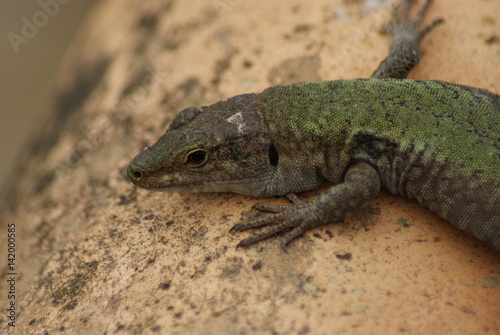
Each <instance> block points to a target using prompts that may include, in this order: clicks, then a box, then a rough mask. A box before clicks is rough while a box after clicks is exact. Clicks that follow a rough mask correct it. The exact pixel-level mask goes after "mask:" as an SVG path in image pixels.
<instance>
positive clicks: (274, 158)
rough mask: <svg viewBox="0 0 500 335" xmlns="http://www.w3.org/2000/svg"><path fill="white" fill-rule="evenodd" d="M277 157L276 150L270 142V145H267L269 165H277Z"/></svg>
mask: <svg viewBox="0 0 500 335" xmlns="http://www.w3.org/2000/svg"><path fill="white" fill-rule="evenodd" d="M278 159H279V155H278V151H276V148H275V147H274V144H272V143H271V146H270V147H269V164H271V166H276V165H278Z"/></svg>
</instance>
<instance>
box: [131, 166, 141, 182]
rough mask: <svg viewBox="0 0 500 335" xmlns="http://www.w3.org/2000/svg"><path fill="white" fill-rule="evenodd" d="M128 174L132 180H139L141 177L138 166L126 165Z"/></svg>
mask: <svg viewBox="0 0 500 335" xmlns="http://www.w3.org/2000/svg"><path fill="white" fill-rule="evenodd" d="M128 176H129V177H130V179H132V180H140V179H142V171H141V169H140V168H139V167H137V166H134V165H130V166H129V167H128Z"/></svg>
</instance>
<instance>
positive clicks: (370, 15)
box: [0, 0, 500, 334]
mask: <svg viewBox="0 0 500 335" xmlns="http://www.w3.org/2000/svg"><path fill="white" fill-rule="evenodd" d="M374 3H375V4H376V2H375V1H340V0H336V1H332V0H317V1H306V0H293V1H278V0H253V1H245V0H214V1H202V0H183V1H174V0H170V1H168V0H167V1H148V2H141V1H138V0H126V1H123V0H120V1H118V0H105V1H102V2H101V3H100V4H99V5H98V6H96V8H95V11H94V12H93V13H92V15H91V16H90V17H89V19H88V20H87V22H86V25H85V26H84V27H83V29H82V31H81V34H80V35H79V37H78V39H77V40H76V41H75V44H74V46H73V48H72V51H71V52H70V53H69V54H68V56H67V58H66V62H65V63H64V64H62V67H61V71H60V74H59V81H58V86H57V87H56V88H55V89H54V92H55V93H54V99H53V100H52V101H51V102H49V103H47V106H46V108H47V110H50V111H52V114H53V117H52V118H51V121H50V123H49V125H48V126H47V127H45V129H44V131H43V132H42V135H41V136H40V137H39V138H38V139H37V141H36V143H35V144H34V145H33V147H32V149H31V151H29V152H27V153H26V155H25V158H24V159H23V160H22V165H21V166H20V168H19V171H18V174H17V175H16V176H13V178H17V179H16V183H15V184H16V189H15V190H13V192H12V193H11V194H10V196H11V197H12V206H11V207H9V208H8V209H6V210H4V211H3V212H2V213H1V219H2V222H3V223H2V228H1V229H2V230H1V231H0V233H1V236H0V238H1V239H0V241H1V245H2V250H1V258H0V265H1V266H2V269H3V270H2V276H1V284H0V292H1V295H0V307H1V308H2V309H4V308H7V306H8V304H9V301H10V300H9V299H7V293H6V292H7V290H8V287H7V285H6V280H7V279H8V278H9V275H7V273H8V272H9V271H8V269H7V267H6V263H7V256H6V255H5V249H6V248H5V247H4V246H5V245H6V237H7V232H6V226H7V223H8V222H13V223H15V224H16V236H17V238H16V243H17V253H16V268H15V271H16V273H17V276H16V300H15V302H16V307H17V309H16V311H17V320H16V327H15V329H14V328H12V327H7V325H6V323H5V317H3V320H2V324H1V327H2V328H3V329H7V331H8V333H9V334H18V333H20V334H57V333H61V334H62V333H67V334H113V333H117V334H120V333H122V334H129V333H133V334H151V333H160V334H257V333H258V334H307V333H310V334H344V333H347V334H351V333H352V334H394V333H410V334H449V333H450V334H498V333H499V332H500V286H499V281H500V257H499V254H498V252H495V251H494V250H492V249H489V248H487V247H485V246H483V245H482V244H481V243H480V242H479V241H477V240H475V239H474V238H472V237H470V236H467V235H466V234H465V233H462V232H461V231H458V230H457V229H455V228H453V226H451V225H450V224H449V223H447V222H445V221H443V220H441V219H439V218H438V217H437V216H435V215H434V214H432V213H431V212H429V211H428V210H426V209H423V208H421V207H419V206H418V205H417V204H416V203H415V202H413V201H409V200H406V199H404V198H401V197H396V196H392V195H389V194H388V193H386V192H383V193H381V194H380V196H378V197H377V198H376V199H375V200H374V201H373V202H371V203H370V204H368V205H367V206H366V208H364V209H363V210H361V211H360V212H358V213H356V214H354V215H353V216H350V217H347V218H346V219H345V220H344V223H343V224H341V225H329V226H324V227H321V228H318V229H315V230H312V231H309V232H307V233H306V234H305V235H304V237H302V238H300V239H298V240H296V241H294V242H293V243H292V244H291V245H290V247H289V253H283V252H282V251H281V249H280V247H279V244H278V240H277V239H276V238H273V239H269V240H267V241H265V242H262V243H259V244H258V245H256V246H253V247H249V248H246V249H235V245H236V244H237V243H238V241H239V240H241V239H242V238H244V237H246V236H248V233H239V234H234V235H233V234H229V233H228V230H229V229H230V228H231V227H232V225H233V224H234V223H236V222H238V221H239V220H240V219H244V218H245V217H246V216H245V215H242V213H247V214H248V213H253V212H251V211H250V208H251V206H252V204H253V203H255V202H256V201H266V202H268V203H275V204H278V203H286V201H285V200H283V199H274V198H273V199H255V198H250V197H245V196H240V195H232V194H219V195H188V194H182V195H181V194H167V193H153V192H148V191H144V190H138V189H136V188H135V187H134V186H133V185H131V184H130V183H129V182H128V181H127V180H126V177H125V170H126V167H127V165H128V162H129V161H130V159H131V158H132V157H133V156H134V155H135V154H137V153H138V152H139V151H140V150H142V149H143V148H144V147H145V146H147V145H148V144H152V143H153V142H154V141H155V140H156V139H157V137H159V135H161V134H162V133H163V132H164V131H165V129H166V127H167V125H168V123H169V122H170V120H171V119H172V117H173V116H174V115H175V112H176V111H178V110H180V109H181V108H184V107H187V106H190V105H200V104H209V103H213V102H215V101H217V100H220V99H223V98H224V97H228V96H233V95H236V94H241V93H246V92H256V91H261V90H263V89H264V88H266V87H268V86H270V85H276V84H281V83H289V82H295V81H305V80H307V81H309V80H329V79H346V78H355V77H368V76H369V75H370V74H371V72H372V71H373V70H374V69H375V68H376V66H377V64H378V62H379V61H380V60H381V59H383V57H384V56H385V54H386V52H387V48H388V43H389V42H388V41H387V39H386V37H385V36H383V35H382V34H380V30H381V28H382V27H383V25H384V24H385V23H387V22H388V20H389V8H390V5H389V4H388V3H384V4H382V5H379V6H376V7H375V8H372V7H370V5H371V4H374ZM496 13H500V2H498V1H496V0H483V1H465V0H464V1H460V5H457V4H456V1H454V0H438V1H436V3H435V4H434V5H433V7H432V9H431V11H430V13H429V15H428V17H427V21H430V20H431V19H433V18H435V17H437V16H442V17H444V18H445V20H446V23H445V24H444V25H442V26H441V27H440V28H439V29H437V30H436V31H435V32H433V33H432V34H431V35H430V36H429V37H428V38H427V39H426V40H425V41H424V43H423V52H424V58H423V60H422V62H421V64H420V65H419V66H418V67H417V68H416V69H415V70H414V72H412V74H411V77H412V78H414V79H440V80H446V81H450V82H454V83H460V84H466V85H471V86H478V87H483V88H487V89H489V90H491V91H493V92H495V93H500V86H499V85H500V82H499V79H500V43H499V42H498V39H499V38H500V36H499V32H500V19H499V18H498V15H497V14H496ZM319 191H320V190H316V191H313V192H309V193H307V194H304V195H301V197H302V198H303V199H310V198H312V197H314V196H315V195H316V194H318V193H319ZM250 215H251V214H250ZM4 310H5V309H4ZM4 314H5V312H4Z"/></svg>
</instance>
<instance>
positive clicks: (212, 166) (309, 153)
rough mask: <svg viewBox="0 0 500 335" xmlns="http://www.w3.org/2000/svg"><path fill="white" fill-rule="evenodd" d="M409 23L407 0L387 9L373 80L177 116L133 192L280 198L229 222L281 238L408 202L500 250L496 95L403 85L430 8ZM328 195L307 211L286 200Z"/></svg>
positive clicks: (268, 95)
mask: <svg viewBox="0 0 500 335" xmlns="http://www.w3.org/2000/svg"><path fill="white" fill-rule="evenodd" d="M431 2H432V1H431V0H426V1H425V3H424V4H423V5H422V7H421V8H420V10H419V11H418V13H417V14H416V15H415V17H414V18H413V19H412V20H410V18H409V10H410V7H411V5H412V4H411V2H410V0H404V1H403V3H402V4H399V5H398V6H396V7H393V10H392V20H391V23H390V24H389V25H388V27H387V31H388V35H389V37H390V38H391V46H390V49H389V54H388V56H387V57H386V58H385V59H384V60H383V61H382V62H381V63H380V65H379V67H378V68H377V69H376V70H375V72H374V73H373V75H372V76H371V78H367V79H352V80H335V81H320V82H309V83H296V84H291V85H286V86H275V87H270V88H268V89H266V90H264V91H262V92H261V93H250V94H242V95H237V96H234V97H231V98H227V99H225V100H222V101H219V102H217V103H214V104H212V105H209V106H202V107H188V108H185V109H183V110H182V111H180V112H179V113H178V115H177V116H176V117H175V118H174V119H173V121H172V122H171V124H170V126H169V128H168V130H167V131H166V133H165V134H164V135H163V136H161V137H160V138H159V140H158V141H157V142H156V143H155V144H154V145H152V146H150V147H148V148H146V149H145V150H144V151H143V152H141V153H139V154H138V155H137V156H136V157H135V158H134V159H133V160H132V161H131V163H130V165H129V167H128V170H127V171H128V172H127V174H128V177H129V179H130V181H131V182H132V183H133V184H135V185H136V186H138V187H141V188H145V189H148V190H155V191H167V192H233V193H240V194H244V195H250V196H259V197H262V196H264V197H265V196H286V197H287V198H288V199H289V200H290V201H291V202H292V203H293V204H291V205H284V206H271V205H266V204H261V203H258V204H256V205H255V206H254V208H255V209H257V210H259V211H264V212H270V213H268V214H267V215H264V216H263V217H258V218H253V219H250V220H247V221H245V222H241V223H237V224H235V225H234V226H233V227H232V228H231V231H233V232H236V231H243V230H247V229H251V228H257V227H262V226H271V227H270V228H268V230H264V231H263V232H260V233H257V234H255V235H251V236H250V237H248V238H246V239H243V240H242V241H240V242H239V243H238V245H237V246H238V247H243V246H248V245H251V244H253V243H256V242H258V241H261V240H264V239H266V238H268V237H271V236H273V235H275V234H277V233H280V232H284V235H282V237H281V243H280V244H281V247H282V248H283V250H285V251H286V250H287V249H286V248H287V245H288V244H289V243H290V242H291V241H292V240H294V239H295V238H296V237H299V236H301V235H302V234H303V233H304V232H305V231H307V230H309V229H312V228H314V227H317V226H321V225H325V224H329V223H333V222H336V221H339V220H341V219H342V218H343V217H344V216H345V215H346V214H348V213H350V212H353V211H355V210H356V209H358V208H359V207H361V206H362V205H363V204H364V203H366V202H368V201H370V200H371V199H373V198H374V197H375V196H376V195H377V194H378V193H379V191H380V189H381V188H385V189H387V190H388V191H389V192H390V193H392V194H396V195H402V196H406V197H408V198H410V199H416V201H418V202H419V203H420V205H422V206H423V207H426V208H429V209H430V210H431V211H432V212H434V213H436V214H437V215H439V216H440V217H442V218H444V219H445V220H447V221H448V222H450V223H451V224H453V225H454V226H455V227H457V228H459V229H461V230H463V231H466V232H467V233H469V234H471V235H473V236H475V237H477V238H478V239H479V240H481V241H483V242H484V243H485V244H486V245H488V246H491V247H492V248H494V249H496V250H497V251H500V121H499V120H500V95H497V94H495V93H492V92H490V91H488V90H485V89H480V88H474V87H469V86H463V85H457V84H452V83H448V82H443V81H436V80H425V81H417V80H411V79H406V77H407V76H408V73H409V72H410V71H411V69H412V68H413V67H414V66H415V65H416V64H417V63H418V62H419V60H420V57H421V51H420V46H419V44H420V42H421V40H422V38H423V37H424V36H425V35H427V33H429V32H430V31H431V30H433V29H434V27H436V26H438V25H439V24H440V23H442V22H443V21H444V20H443V19H441V18H438V19H436V20H434V21H433V22H432V23H430V24H429V25H427V26H425V27H424V28H422V29H420V28H419V26H420V24H421V22H422V20H423V17H424V15H425V13H426V12H427V11H428V8H429V6H430V4H431ZM324 181H329V182H331V183H333V186H331V187H330V188H328V189H327V190H326V191H324V192H323V193H321V194H320V195H319V196H318V197H316V198H315V199H313V200H312V201H310V202H305V201H301V200H299V198H298V197H297V195H296V193H299V192H303V191H308V190H313V189H316V188H318V187H319V186H320V185H321V184H322V183H323V182H324Z"/></svg>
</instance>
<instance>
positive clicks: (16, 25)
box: [0, 0, 98, 194]
mask: <svg viewBox="0 0 500 335" xmlns="http://www.w3.org/2000/svg"><path fill="white" fill-rule="evenodd" d="M97 2H98V0H85V1H71V0H36V1H33V0H32V1H17V0H2V1H0V35H1V39H0V41H1V42H0V143H1V146H0V171H1V173H0V194H2V193H3V192H2V191H5V190H4V188H5V187H6V182H7V180H8V178H9V176H10V175H11V174H12V171H13V169H14V168H15V162H16V158H17V156H18V154H19V153H20V151H21V150H23V148H24V147H25V146H26V145H27V143H28V140H29V139H30V135H31V133H33V132H34V129H38V128H37V127H38V126H40V122H41V121H42V120H43V119H44V118H43V117H42V115H39V113H38V112H39V108H38V106H39V104H40V103H41V101H42V100H43V99H44V96H45V95H46V94H47V93H48V90H49V88H50V85H51V83H52V81H53V77H54V75H55V73H56V70H57V67H58V64H59V63H60V61H61V59H62V57H63V56H64V51H65V50H66V48H67V47H68V46H69V44H70V43H71V40H72V39H73V37H74V36H75V34H76V32H77V30H78V27H79V26H80V24H81V23H82V21H83V20H84V18H85V16H86V15H87V13H88V12H89V10H90V8H91V7H92V6H93V5H94V4H95V3H97Z"/></svg>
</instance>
